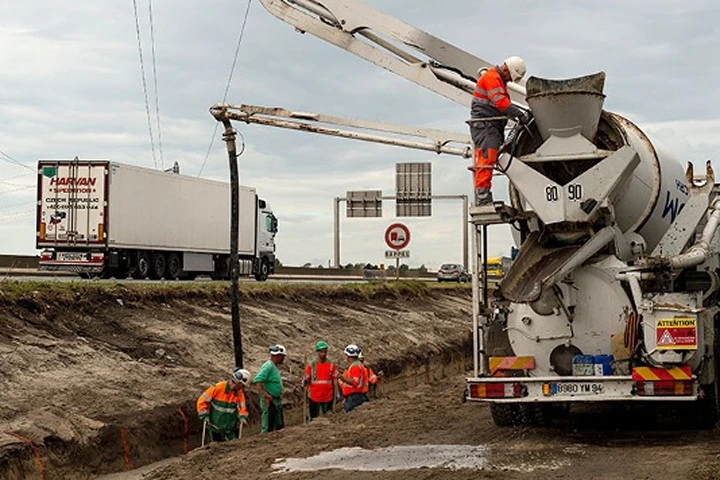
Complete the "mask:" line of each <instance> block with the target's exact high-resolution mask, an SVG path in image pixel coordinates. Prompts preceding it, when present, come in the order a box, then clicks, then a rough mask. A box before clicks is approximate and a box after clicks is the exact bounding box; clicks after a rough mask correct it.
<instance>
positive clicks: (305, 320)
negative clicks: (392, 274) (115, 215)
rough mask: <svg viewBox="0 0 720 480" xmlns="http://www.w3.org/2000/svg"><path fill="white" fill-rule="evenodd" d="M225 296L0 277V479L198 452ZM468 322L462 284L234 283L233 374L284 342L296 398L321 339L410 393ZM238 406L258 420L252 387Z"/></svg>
mask: <svg viewBox="0 0 720 480" xmlns="http://www.w3.org/2000/svg"><path fill="white" fill-rule="evenodd" d="M228 298H229V296H228V290H227V285H217V284H215V285H186V284H173V285H166V286H152V285H143V286H137V285H134V286H132V287H128V286H125V285H122V284H117V285H95V284H88V283H72V284H43V283H25V282H23V283H16V282H0V388H1V389H2V392H3V401H2V402H0V477H2V478H28V477H29V478H32V477H33V476H36V475H37V472H38V469H39V464H40V463H42V466H43V468H44V471H45V474H46V477H45V478H48V479H54V478H73V479H74V478H83V477H92V476H94V475H98V474H101V473H106V472H113V471H122V470H124V469H126V468H127V467H128V466H132V467H137V466H140V465H143V464H146V463H149V462H152V461H156V460H159V459H161V458H165V457H168V456H174V455H178V454H181V453H183V451H184V450H185V449H186V448H189V449H192V448H194V447H196V446H197V445H198V443H199V441H200V436H199V430H200V424H199V422H198V421H197V417H196V415H195V413H194V402H195V400H196V399H197V397H198V395H199V394H200V393H201V392H202V390H203V389H205V388H206V387H207V386H209V385H210V384H212V383H214V382H216V381H219V380H222V379H224V378H226V376H227V372H228V371H229V370H230V369H231V368H232V366H233V364H234V358H233V346H232V335H231V331H232V330H231V324H230V313H229V308H228V306H229V305H228ZM470 317H471V291H470V288H469V287H467V286H461V287H446V288H438V287H437V286H435V285H432V286H430V285H425V284H420V283H414V282H408V283H405V282H400V283H391V284H378V285H347V286H319V285H280V286H278V285H254V284H253V285H243V286H242V290H241V321H242V329H243V347H244V365H245V367H246V368H249V369H250V370H251V372H253V373H255V372H257V370H258V369H259V367H260V365H261V364H262V363H263V362H264V361H265V360H266V359H267V350H266V349H267V346H268V345H271V344H274V343H283V344H284V345H286V347H288V351H289V357H288V361H287V362H286V365H285V366H284V368H283V370H284V371H283V374H284V377H285V381H286V389H287V390H288V392H289V393H288V395H287V401H288V402H289V403H293V402H294V403H299V402H300V401H301V400H300V399H301V398H302V397H301V394H300V390H299V388H296V387H297V384H298V381H299V379H300V372H301V369H302V364H303V361H304V359H305V358H306V357H307V358H311V357H312V355H313V352H312V346H313V345H314V343H315V342H316V341H317V340H318V339H321V338H322V339H324V340H326V341H327V342H328V343H330V345H331V350H330V356H331V358H335V359H338V360H340V357H341V349H342V347H343V346H344V345H345V344H347V343H357V344H360V345H361V346H363V347H364V349H365V352H366V356H367V357H368V362H369V363H370V364H371V366H373V367H374V368H375V369H381V370H384V371H385V372H386V373H387V374H388V376H389V382H388V386H390V387H391V386H392V382H393V379H395V381H396V382H403V383H407V384H412V383H413V381H414V380H413V377H415V376H417V377H425V378H424V379H425V380H427V379H430V378H432V377H434V376H436V372H432V371H431V370H430V369H429V368H427V367H426V365H428V364H431V363H433V364H436V365H439V364H451V363H453V362H454V361H457V362H462V361H463V360H464V359H465V358H467V355H468V353H469V351H470V346H469V336H470ZM408 372H409V376H408ZM249 402H250V413H251V416H252V417H253V418H255V419H257V418H258V412H257V395H256V393H255V392H254V391H251V392H250V395H249ZM256 428H257V426H256V425H255V426H253V427H252V428H251V429H256ZM29 441H31V442H32V446H31V445H30V443H28V442H29Z"/></svg>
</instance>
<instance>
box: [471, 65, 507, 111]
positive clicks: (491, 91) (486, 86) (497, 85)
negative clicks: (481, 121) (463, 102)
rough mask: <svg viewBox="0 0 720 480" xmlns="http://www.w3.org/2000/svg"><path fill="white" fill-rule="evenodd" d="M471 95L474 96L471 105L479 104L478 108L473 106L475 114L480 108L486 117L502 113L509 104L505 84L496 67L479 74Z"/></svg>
mask: <svg viewBox="0 0 720 480" xmlns="http://www.w3.org/2000/svg"><path fill="white" fill-rule="evenodd" d="M473 97H475V98H473V105H474V106H475V105H480V107H479V108H475V107H474V108H473V112H474V114H475V115H477V113H479V112H477V110H481V111H482V113H483V114H486V115H487V116H488V117H492V116H496V115H503V114H504V113H505V110H507V109H508V107H509V106H510V105H511V102H510V96H509V95H508V91H507V85H506V84H505V81H504V80H503V78H502V75H500V70H498V68H497V67H494V68H491V69H489V70H487V71H486V72H485V73H483V74H482V75H481V76H480V78H479V79H478V82H477V85H476V86H475V91H474V92H473Z"/></svg>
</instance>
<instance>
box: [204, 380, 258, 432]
mask: <svg viewBox="0 0 720 480" xmlns="http://www.w3.org/2000/svg"><path fill="white" fill-rule="evenodd" d="M250 377H251V375H250V372H249V371H247V370H245V369H244V368H235V369H234V370H233V373H232V376H231V377H230V380H229V381H227V382H219V383H217V384H215V385H213V386H212V387H210V388H208V389H207V390H205V392H204V393H203V394H202V395H200V398H198V401H197V413H198V417H200V420H201V421H202V422H203V423H204V428H203V432H204V431H205V428H207V429H209V431H210V437H211V439H212V441H213V442H224V441H226V440H234V439H236V438H238V437H239V436H240V425H241V424H242V425H247V422H248V411H247V407H246V405H245V387H246V386H247V385H248V384H249V383H250ZM203 442H204V439H203Z"/></svg>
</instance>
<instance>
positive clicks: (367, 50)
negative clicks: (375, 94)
mask: <svg viewBox="0 0 720 480" xmlns="http://www.w3.org/2000/svg"><path fill="white" fill-rule="evenodd" d="M260 3H262V5H263V6H264V7H265V9H266V10H267V11H269V12H270V13H271V14H273V15H274V16H276V17H277V18H279V19H280V20H282V21H284V22H286V23H289V24H290V25H293V26H294V27H295V28H296V29H297V30H298V31H299V32H301V33H305V32H309V33H311V34H313V35H315V36H316V37H318V38H321V39H322V40H325V41H326V42H329V43H332V44H333V45H336V46H338V47H340V48H342V49H344V50H347V51H348V52H350V53H353V54H355V55H357V56H359V57H361V58H363V59H365V60H367V61H369V62H372V63H374V64H375V65H378V66H380V67H382V68H384V69H386V70H388V71H390V72H392V73H395V74H397V75H400V76H402V77H405V78H407V79H408V80H410V81H412V82H415V83H417V84H418V85H421V86H423V87H425V88H427V89H429V90H432V91H433V92H435V93H438V94H440V95H442V96H444V97H446V98H449V99H450V100H452V101H454V102H457V103H459V104H461V105H464V106H466V107H468V108H469V107H470V101H471V100H472V92H473V90H474V88H475V83H476V81H477V78H478V71H479V70H480V69H481V68H491V67H493V66H494V64H492V63H490V62H488V61H486V60H483V59H481V58H478V57H476V56H474V55H472V54H470V53H467V52H465V51H464V50H461V49H459V48H457V47H456V46H454V45H452V44H450V43H447V42H445V41H444V40H441V39H439V38H437V37H435V36H433V35H430V34H429V33H427V32H425V31H423V30H420V29H419V28H416V27H414V26H412V25H409V24H407V23H404V22H402V21H400V20H398V19H396V18H394V17H391V16H390V15H387V14H385V13H383V12H381V11H379V10H376V9H374V8H372V7H369V6H367V5H365V4H363V3H361V2H359V1H357V0H323V1H322V3H320V2H316V1H314V0H260ZM508 92H509V94H510V98H511V99H512V100H513V102H515V103H518V104H521V105H526V103H525V87H524V86H523V85H519V84H515V83H512V82H511V83H508Z"/></svg>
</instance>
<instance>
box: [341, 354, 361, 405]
mask: <svg viewBox="0 0 720 480" xmlns="http://www.w3.org/2000/svg"><path fill="white" fill-rule="evenodd" d="M342 376H343V378H345V379H347V380H350V381H351V382H352V386H350V385H348V384H347V383H345V382H340V388H341V389H342V394H343V396H344V397H347V396H348V395H352V394H353V393H365V392H367V374H366V373H365V368H364V367H363V366H362V364H361V363H360V361H359V360H355V361H354V362H353V363H352V364H350V367H348V369H347V370H345V371H344V372H343V374H342Z"/></svg>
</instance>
